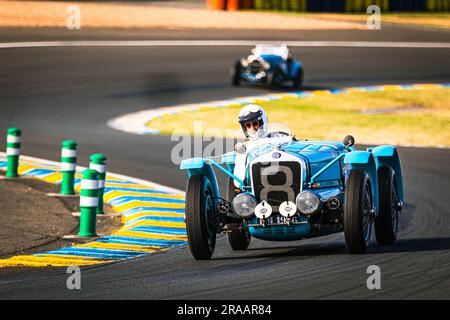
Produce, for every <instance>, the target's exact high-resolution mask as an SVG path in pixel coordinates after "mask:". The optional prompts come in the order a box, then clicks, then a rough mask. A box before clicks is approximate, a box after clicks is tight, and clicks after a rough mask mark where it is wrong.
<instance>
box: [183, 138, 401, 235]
mask: <svg viewBox="0 0 450 320" xmlns="http://www.w3.org/2000/svg"><path fill="white" fill-rule="evenodd" d="M273 148H274V146H273V145H271V144H264V145H261V146H259V147H258V148H255V149H253V150H251V151H250V152H249V153H248V154H247V163H248V164H249V163H251V161H252V160H254V159H256V158H257V157H259V156H261V155H264V154H266V153H268V152H272V151H273ZM278 150H280V151H281V152H286V153H288V154H290V155H293V156H296V157H298V158H299V159H300V160H302V162H303V163H305V165H306V168H305V169H306V171H305V173H304V176H303V186H302V189H303V190H307V189H310V190H312V191H314V192H315V193H316V194H317V195H318V196H319V198H320V199H321V200H322V201H326V200H327V199H329V198H330V197H332V196H338V197H339V198H340V200H341V202H342V203H343V202H344V200H345V199H344V196H343V192H344V191H345V181H346V177H348V175H349V174H350V172H351V171H352V170H354V169H359V168H362V169H364V170H365V171H366V172H367V174H368V175H369V178H370V183H371V190H372V198H373V204H374V207H375V214H376V216H378V214H379V213H378V211H379V195H378V175H377V170H378V168H379V167H381V166H390V167H392V168H393V170H394V171H395V175H396V179H397V189H398V190H397V193H398V196H399V198H400V200H402V201H403V179H402V170H401V163H400V158H399V155H398V151H397V149H396V148H395V147H392V146H379V147H375V148H371V149H369V150H368V151H358V150H356V149H355V148H354V147H348V148H346V147H345V146H344V144H343V143H341V142H333V141H292V142H291V143H284V144H281V145H278ZM235 157H236V153H235V152H229V153H227V154H225V155H223V156H222V162H223V163H224V165H227V166H228V169H226V168H225V167H224V166H222V165H220V164H218V163H216V162H215V161H214V160H212V159H200V158H194V159H188V160H185V161H183V163H182V164H181V169H184V170H188V172H189V176H191V175H194V174H204V175H207V176H208V177H209V178H210V181H211V183H212V185H213V186H214V185H215V186H216V188H217V181H216V178H215V175H214V171H213V169H212V166H215V167H217V168H219V169H220V170H221V171H223V172H224V173H225V174H227V175H228V176H230V177H232V178H233V179H235V178H237V177H235V176H234V175H233V169H234V162H235ZM249 172H250V170H249V168H247V174H246V176H247V178H246V180H245V181H240V182H242V183H241V189H242V190H243V191H247V190H249V189H248V187H249V184H250V183H249ZM237 180H238V179H237ZM238 181H239V180H238ZM244 182H245V183H247V184H248V185H247V186H246V185H244ZM313 183H314V185H313ZM312 187H314V189H311V188H312ZM299 217H300V219H303V220H301V221H304V222H306V223H304V224H299V225H291V226H266V227H265V228H262V227H254V226H252V227H249V231H250V233H251V234H252V235H253V236H255V237H257V238H260V239H264V240H274V241H283V240H298V239H302V238H305V237H310V236H317V234H315V233H314V234H313V233H312V229H311V225H310V224H309V220H308V219H309V218H307V217H304V216H299ZM248 222H249V224H257V223H258V218H256V217H253V218H251V219H250V220H249V221H248ZM337 231H339V230H338V229H337V228H334V227H333V228H329V229H321V232H322V233H321V234H320V235H323V234H326V233H333V232H337Z"/></svg>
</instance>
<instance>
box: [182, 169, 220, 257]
mask: <svg viewBox="0 0 450 320" xmlns="http://www.w3.org/2000/svg"><path fill="white" fill-rule="evenodd" d="M185 214H186V230H187V237H188V241H189V248H190V249H191V253H192V255H193V256H194V258H195V259H196V260H207V259H210V258H211V256H212V254H213V252H214V249H215V246H216V230H215V208H214V199H213V193H212V186H211V183H210V181H209V179H208V178H207V177H205V176H203V175H195V176H192V177H190V178H189V182H188V187H187V191H186V208H185Z"/></svg>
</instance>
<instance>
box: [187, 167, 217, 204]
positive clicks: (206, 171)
mask: <svg viewBox="0 0 450 320" xmlns="http://www.w3.org/2000/svg"><path fill="white" fill-rule="evenodd" d="M180 169H181V170H187V171H188V176H189V177H192V176H195V175H197V174H201V175H204V176H206V177H207V178H208V179H209V181H210V182H211V186H212V188H213V193H214V198H215V201H216V200H217V199H218V198H220V192H219V187H218V185H217V178H216V174H215V173H214V170H213V168H212V166H211V165H210V164H209V163H207V162H206V161H205V160H204V159H202V158H191V159H186V160H183V161H182V162H181V165H180Z"/></svg>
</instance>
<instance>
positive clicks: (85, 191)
mask: <svg viewBox="0 0 450 320" xmlns="http://www.w3.org/2000/svg"><path fill="white" fill-rule="evenodd" d="M97 207H98V172H97V171H95V170H92V169H86V170H84V171H83V179H82V180H81V191H80V211H81V217H80V232H79V233H78V236H80V237H95V236H97V233H96V226H95V224H96V212H97Z"/></svg>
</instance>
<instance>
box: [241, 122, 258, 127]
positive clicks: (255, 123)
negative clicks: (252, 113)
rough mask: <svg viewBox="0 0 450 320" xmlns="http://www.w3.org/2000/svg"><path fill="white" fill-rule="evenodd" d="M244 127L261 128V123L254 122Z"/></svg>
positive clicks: (245, 124)
mask: <svg viewBox="0 0 450 320" xmlns="http://www.w3.org/2000/svg"><path fill="white" fill-rule="evenodd" d="M244 127H245V128H246V129H250V128H259V121H253V122H247V123H244Z"/></svg>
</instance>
